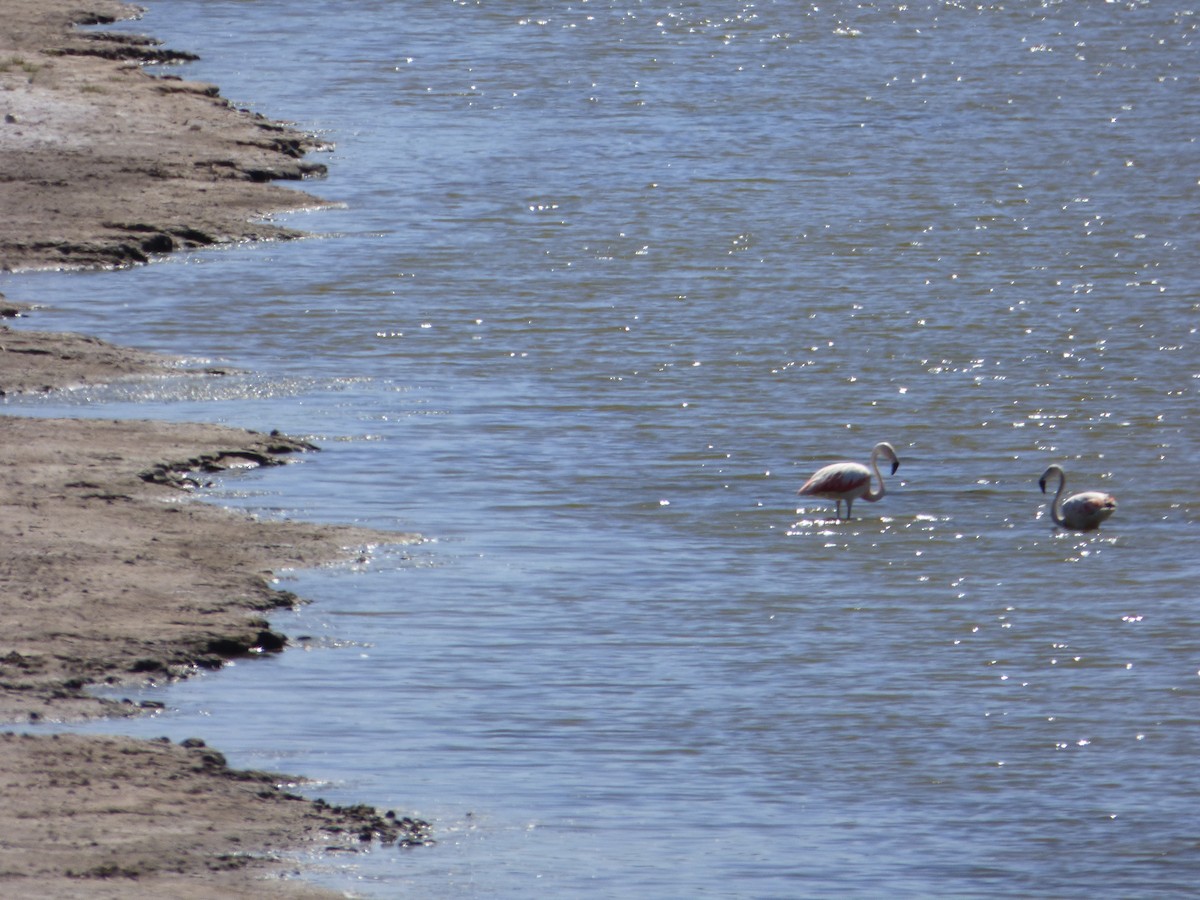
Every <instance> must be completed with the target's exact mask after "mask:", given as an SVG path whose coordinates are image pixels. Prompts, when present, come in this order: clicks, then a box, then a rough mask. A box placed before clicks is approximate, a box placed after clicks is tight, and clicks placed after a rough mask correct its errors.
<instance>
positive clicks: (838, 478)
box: [796, 441, 900, 519]
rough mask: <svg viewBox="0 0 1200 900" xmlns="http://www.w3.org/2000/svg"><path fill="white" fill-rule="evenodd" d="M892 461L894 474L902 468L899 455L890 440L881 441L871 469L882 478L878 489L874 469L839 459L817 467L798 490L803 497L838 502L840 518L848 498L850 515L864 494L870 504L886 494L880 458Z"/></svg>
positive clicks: (872, 457)
mask: <svg viewBox="0 0 1200 900" xmlns="http://www.w3.org/2000/svg"><path fill="white" fill-rule="evenodd" d="M881 456H882V457H885V458H886V459H890V460H891V461H892V474H893V475H895V474H896V470H897V469H899V468H900V458H899V457H898V456H896V451H895V449H894V448H893V447H892V445H891V444H889V443H888V442H887V441H880V442H879V443H878V444H876V445H875V449H874V450H872V451H871V469H874V470H875V477H876V478H878V479H879V490H878V491H873V490H871V469H868V468H867V467H866V466H863V465H859V464H858V463H854V462H840V463H833V464H832V465H828V466H825V467H823V468H820V469H817V471H816V472H815V473H814V474H813V476H812V478H810V479H808V481H806V482H804V486H803V487H802V488H800V490H798V491H796V493H797V494H799V495H800V496H801V497H820V498H821V499H822V500H833V501H835V502H836V503H837V517H838V518H839V519H840V518H841V517H842V501H843V500H845V501H846V518H847V519H848V518H850V508H851V507H852V506H853V505H854V501H855V500H857V499H858V498H859V497H862V498H863V499H864V500H866V501H867V502H868V503H874V502H875V501H876V500H878V499H879V498H881V497H882V496H883V495H884V493H885V488H884V486H883V475H882V474H881V473H880V471H879V462H878V459H879V457H881Z"/></svg>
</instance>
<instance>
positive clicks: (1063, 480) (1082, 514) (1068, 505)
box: [1038, 466, 1117, 531]
mask: <svg viewBox="0 0 1200 900" xmlns="http://www.w3.org/2000/svg"><path fill="white" fill-rule="evenodd" d="M1051 475H1057V476H1058V493H1056V494H1055V495H1054V502H1052V503H1051V504H1050V518H1052V519H1054V522H1055V524H1057V525H1061V526H1062V527H1063V528H1070V529H1072V530H1074V531H1091V530H1092V529H1093V528H1099V527H1100V523H1101V522H1103V521H1104V520H1105V519H1107V518H1108V517H1109V516H1111V515H1112V514H1113V513H1114V512H1116V510H1117V498H1116V497H1114V496H1113V495H1112V494H1106V493H1104V492H1103V491H1084V492H1083V493H1082V494H1072V495H1071V496H1070V497H1068V498H1067V499H1066V500H1063V499H1062V495H1063V491H1064V490H1066V487H1067V474H1066V473H1065V472H1064V471H1063V470H1062V468H1061V467H1060V466H1051V467H1050V468H1048V469H1047V470H1046V471H1045V472H1043V473H1042V477H1041V478H1039V479H1038V487H1040V488H1041V489H1042V493H1043V494H1044V493H1046V479H1048V478H1049V477H1050V476H1051Z"/></svg>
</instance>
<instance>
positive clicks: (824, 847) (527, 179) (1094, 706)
mask: <svg viewBox="0 0 1200 900" xmlns="http://www.w3.org/2000/svg"><path fill="white" fill-rule="evenodd" d="M151 6H152V8H151V10H150V12H149V14H148V15H147V16H146V18H145V20H144V21H143V22H141V23H138V24H137V25H136V26H135V27H136V28H137V29H141V30H146V31H148V32H151V33H153V34H155V35H157V36H158V37H161V38H163V39H164V40H165V41H166V43H167V44H168V45H169V46H172V47H176V48H182V49H189V50H193V51H195V52H198V53H200V54H201V57H202V60H201V62H199V63H196V64H193V65H190V66H189V67H187V69H186V70H185V73H186V74H187V76H188V77H191V78H196V79H200V80H208V81H212V82H215V83H217V84H219V85H220V86H221V88H222V92H223V93H224V94H225V95H226V96H228V97H231V98H233V99H234V100H235V101H237V102H239V103H240V104H248V105H251V106H252V108H254V109H255V110H257V111H260V112H263V113H264V114H266V115H269V116H272V117H276V118H285V119H290V120H293V121H296V122H297V123H299V124H300V125H301V126H302V127H304V128H307V129H311V130H314V131H317V132H319V133H320V134H321V135H322V136H323V137H326V138H328V139H329V140H332V141H333V142H335V143H336V150H335V151H333V152H332V153H331V154H328V155H327V156H324V157H322V161H324V162H326V163H327V165H328V166H329V173H330V174H329V177H328V178H327V179H326V180H325V181H322V182H315V183H309V184H307V185H305V187H306V188H307V189H309V190H310V191H311V192H313V193H316V194H318V195H319V196H322V197H324V198H327V199H329V200H331V201H336V202H338V203H341V204H344V206H343V207H342V208H339V209H333V210H325V211H321V212H309V213H302V214H295V215H289V216H279V217H277V218H278V219H279V220H280V221H282V222H285V223H286V224H290V225H293V226H296V227H300V228H303V229H305V230H307V231H310V232H313V233H314V234H316V235H318V236H317V237H314V238H313V239H311V240H305V241H301V242H296V243H288V244H273V245H258V246H250V247H236V248H230V249H224V250H211V251H205V252H202V253H197V254H192V255H187V256H179V257H174V258H171V259H165V260H162V261H159V262H156V263H155V264H153V265H151V266H149V267H146V268H143V269H139V270H136V271H129V272H123V273H95V274H86V275H84V274H61V273H58V274H55V273H45V274H26V275H19V276H2V277H0V290H2V291H3V292H4V293H5V294H7V295H8V296H9V297H10V298H11V299H15V300H37V301H40V302H43V303H46V304H48V305H49V306H50V308H49V309H47V310H45V311H44V312H42V313H40V314H39V315H38V316H37V318H36V319H35V320H32V322H33V324H34V325H35V326H36V327H39V328H47V329H52V328H63V329H71V330H79V331H85V332H88V333H92V334H96V335H98V336H101V337H105V338H108V339H112V340H116V341H120V342H124V343H130V344H136V345H137V346H140V347H146V348H149V349H154V350H160V351H164V352H169V353H176V354H182V355H186V356H188V357H190V358H193V359H216V360H224V361H226V362H227V363H229V364H230V365H232V366H235V367H237V368H239V369H241V370H242V374H238V375H233V376H230V377H227V378H223V379H197V378H181V379H173V380H169V381H166V382H164V383H161V384H153V385H149V386H147V385H144V384H143V385H121V386H114V387H113V388H110V389H92V390H81V391H75V392H72V393H70V394H69V395H62V396H58V397H53V398H43V397H34V398H25V399H20V400H13V399H10V400H8V401H7V402H6V403H5V404H4V407H3V410H4V411H5V412H8V413H19V414H33V415H64V414H65V415H98V416H142V417H145V416H154V417H161V418H168V419H189V420H202V421H221V422H229V423H232V424H237V425H243V426H247V427H253V428H259V429H263V428H280V429H282V430H284V431H288V432H290V433H293V434H297V435H302V436H311V437H314V438H315V439H316V440H317V441H318V443H320V444H321V445H322V447H323V448H324V452H322V453H320V454H317V455H313V456H310V457H307V458H305V460H304V461H303V463H302V464H301V465H299V466H293V467H287V468H285V469H282V470H274V471H270V472H263V473H257V474H253V475H248V476H241V477H237V478H231V479H228V480H226V481H224V482H223V483H222V484H221V485H220V487H219V488H218V489H217V490H216V491H214V492H213V494H212V496H213V499H215V500H216V501H217V502H220V503H224V504H226V505H229V506H232V507H235V508H240V509H251V510H254V511H257V512H260V513H263V514H265V515H287V516H295V517H300V518H306V519H314V520H321V521H335V522H353V523H361V524H367V525H371V526H375V527H382V528H389V529H396V530H400V531H415V532H419V533H421V534H422V535H424V536H425V541H424V542H422V543H420V544H417V545H414V546H409V547H405V548H380V549H379V551H378V552H377V553H376V554H375V555H374V556H373V557H372V559H371V560H370V562H368V563H367V564H365V565H360V566H355V567H341V568H334V569H330V570H322V571H319V572H304V573H281V576H282V577H283V578H284V581H285V584H286V586H288V587H289V588H291V589H293V590H296V591H298V592H299V593H301V594H302V595H303V596H305V597H307V598H310V599H311V600H312V601H313V603H312V604H311V605H309V606H306V607H304V608H303V609H301V610H300V611H299V612H297V613H294V614H284V615H280V616H279V617H277V618H276V619H275V620H274V625H275V627H277V628H279V629H280V630H282V631H284V632H285V633H287V634H289V635H292V636H293V637H294V638H296V639H297V640H296V644H297V646H296V647H295V648H294V649H292V650H290V651H288V652H286V653H284V654H283V655H281V656H279V657H276V658H272V659H268V660H262V661H255V662H253V663H239V664H238V665H236V666H233V667H230V668H228V669H226V670H225V671H223V672H221V673H218V674H213V675H206V676H203V677H198V678H196V679H194V680H192V681H189V682H186V683H183V684H180V685H176V686H173V687H170V688H168V689H154V690H150V691H148V692H147V693H146V694H145V695H144V696H153V697H155V698H157V699H161V700H163V701H164V702H165V703H167V705H168V707H169V711H168V712H167V713H165V714H163V715H161V716H158V717H156V718H154V719H151V720H148V721H145V722H142V723H135V724H132V725H128V726H126V725H125V724H124V723H122V724H121V725H114V724H113V723H105V724H104V725H103V727H104V728H107V729H113V728H118V727H120V728H126V727H128V728H129V729H131V730H132V731H133V732H134V733H138V734H146V735H159V734H167V735H170V736H172V737H173V738H175V739H180V738H183V737H187V736H192V735H196V736H201V737H203V738H204V739H206V740H207V741H208V742H209V743H211V744H213V745H214V746H216V747H218V748H219V749H221V750H222V751H223V752H225V753H226V754H227V755H228V756H229V757H230V760H231V762H232V763H234V764H238V765H250V766H256V767H272V768H276V769H279V770H282V771H289V772H295V773H299V774H304V775H307V776H309V777H311V778H314V779H316V780H317V781H318V782H319V783H318V784H316V785H314V786H312V787H311V788H310V791H311V793H312V794H313V795H314V796H323V797H325V798H326V799H330V800H333V801H336V802H360V801H365V802H369V803H372V804H375V805H377V806H380V807H382V808H394V809H397V810H400V811H404V812H406V813H409V814H416V815H420V816H423V817H425V818H428V819H429V820H431V821H432V823H433V825H434V829H435V833H436V837H437V838H438V843H437V844H436V846H433V847H428V848H421V849H419V850H415V851H412V852H404V853H397V852H396V851H394V850H388V849H377V850H375V851H373V852H371V853H368V854H365V855H363V856H362V857H361V858H358V859H355V860H354V861H352V862H351V863H349V864H347V863H346V861H345V860H344V859H341V858H339V859H336V860H334V859H324V858H315V859H311V860H309V862H314V863H316V864H317V866H318V871H316V872H315V873H312V875H311V877H313V878H316V879H318V880H320V881H321V882H322V883H327V884H330V885H333V886H336V887H340V888H343V889H351V890H355V891H359V892H361V893H363V894H364V895H367V896H378V897H392V896H421V897H426V896H434V897H475V896H478V897H485V896H486V897H517V896H530V895H531V894H533V895H538V896H613V897H616V896H621V897H626V896H655V897H694V896H705V895H712V896H738V897H784V896H787V897H801V896H803V897H817V896H846V897H853V896H860V897H876V896H884V895H886V896H895V897H904V896H912V897H927V896H932V895H937V896H948V895H953V896H1029V895H1034V894H1036V895H1083V894H1088V895H1094V896H1133V895H1137V896H1172V895H1178V896H1183V895H1190V894H1191V893H1192V892H1193V890H1194V885H1195V884H1196V883H1197V882H1198V881H1200V849H1198V848H1200V845H1198V844H1197V840H1196V837H1197V834H1196V828H1195V826H1194V818H1195V814H1194V810H1195V808H1196V805H1197V801H1198V800H1200V789H1198V787H1197V783H1198V782H1197V778H1196V774H1197V773H1196V764H1195V762H1194V756H1195V749H1194V748H1195V746H1196V742H1197V739H1198V738H1200V719H1198V717H1197V715H1196V709H1197V706H1196V703H1197V699H1198V696H1200V612H1198V608H1197V604H1196V593H1195V585H1196V584H1197V582H1198V579H1200V556H1198V555H1197V554H1196V552H1195V547H1196V537H1197V521H1198V518H1200V510H1198V507H1197V500H1196V492H1195V485H1194V481H1193V472H1194V471H1195V470H1196V467H1197V464H1198V463H1200V458H1198V454H1197V443H1198V440H1197V439H1198V438H1200V429H1198V427H1197V412H1196V409H1197V406H1196V389H1197V379H1200V363H1198V360H1200V353H1198V352H1197V349H1198V348H1197V343H1198V342H1197V328H1198V327H1200V281H1198V277H1197V275H1196V273H1197V272H1198V271H1200V252H1198V247H1197V243H1196V240H1195V235H1196V234H1197V233H1198V232H1200V203H1198V202H1197V200H1198V197H1197V174H1198V173H1200V150H1198V148H1197V144H1196V126H1197V123H1198V122H1200V115H1198V114H1200V92H1198V91H1197V90H1196V73H1197V71H1200V66H1198V65H1197V64H1198V63H1200V58H1198V56H1197V54H1198V48H1197V45H1196V30H1197V27H1198V25H1200V23H1198V22H1197V20H1196V17H1195V16H1192V15H1190V14H1188V13H1184V12H1178V11H1177V9H1176V7H1173V6H1169V5H1164V4H1161V3H1156V2H1143V3H1137V2H1130V3H1125V4H1116V3H1099V2H1094V3H1083V2H1080V3H1049V2H1048V3H1044V4H1038V3H1032V2H1015V3H1009V4H988V3H982V4H971V5H970V6H969V7H968V6H965V5H962V4H957V3H950V2H947V3H932V4H931V3H909V4H898V3H896V4H893V3H878V4H851V3H842V2H829V3H820V4H810V3H793V2H778V3H772V2H760V3H749V2H740V3H734V4H720V3H717V2H715V0H694V2H687V3H684V2H664V3H658V4H652V3H637V2H632V3H625V4H614V3H609V2H587V0H578V2H575V3H562V4H554V3H532V4H526V5H525V6H524V7H522V8H521V9H519V10H516V11H513V10H512V9H510V8H508V7H503V8H500V9H493V8H489V7H490V6H496V5H495V4H492V5H487V4H479V3H468V2H456V3H443V4H417V3H411V2H394V0H375V2H360V3H355V4H344V5H343V4H335V5H334V6H332V7H331V6H329V5H324V6H317V5H302V6H297V5H296V4H286V3H283V2H281V0H260V2H256V3H253V4H249V3H240V2H232V0H175V2H171V3H158V4H151ZM879 440H889V441H891V442H892V443H893V444H894V445H895V446H896V448H897V450H898V452H899V454H900V457H901V459H902V466H901V469H900V471H899V473H897V475H896V477H895V478H890V479H888V494H887V496H886V497H885V498H884V499H883V500H882V501H880V502H879V503H878V504H874V505H872V504H868V503H865V502H862V501H860V502H859V503H858V504H857V505H856V507H855V513H856V519H855V520H854V521H851V522H847V523H835V522H833V521H832V518H831V512H832V509H831V507H828V506H827V505H825V504H823V503H819V502H815V501H814V502H812V503H809V502H807V501H806V502H805V503H803V504H801V503H799V499H800V498H797V497H796V496H795V491H796V488H797V487H798V486H799V485H800V484H801V483H802V482H803V480H804V479H805V478H806V477H807V476H808V475H809V474H810V473H811V472H812V471H813V470H815V469H816V468H817V467H819V466H820V465H823V464H825V463H828V462H832V461H835V460H838V459H842V458H848V459H854V460H858V461H864V462H865V460H866V457H867V456H868V454H869V452H870V448H871V447H872V446H873V445H874V444H875V442H877V441H879ZM1052 462H1057V463H1060V464H1062V465H1063V466H1064V467H1065V468H1066V470H1067V473H1068V476H1069V479H1070V486H1071V487H1072V488H1075V489H1085V488H1093V489H1103V490H1107V491H1111V492H1112V493H1114V494H1115V495H1116V496H1117V497H1118V501H1119V504H1120V505H1119V509H1118V511H1117V513H1116V515H1115V516H1114V517H1113V519H1111V520H1110V521H1109V522H1108V523H1106V524H1105V526H1104V527H1103V528H1102V529H1101V530H1100V531H1099V532H1094V533H1091V534H1087V535H1079V534H1072V533H1067V532H1062V531H1056V530H1055V529H1054V528H1053V527H1052V525H1051V523H1050V522H1049V519H1048V515H1047V510H1046V505H1045V500H1046V498H1044V497H1043V496H1042V495H1041V494H1040V493H1039V491H1038V488H1037V479H1038V476H1039V475H1040V474H1041V472H1042V471H1043V469H1044V468H1045V467H1046V466H1047V465H1048V464H1050V463H1052ZM301 638H303V639H301ZM126 693H129V692H126ZM137 696H143V695H137ZM247 723H252V725H250V726H248V724H247Z"/></svg>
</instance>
